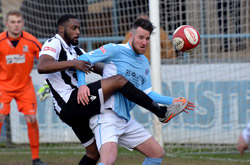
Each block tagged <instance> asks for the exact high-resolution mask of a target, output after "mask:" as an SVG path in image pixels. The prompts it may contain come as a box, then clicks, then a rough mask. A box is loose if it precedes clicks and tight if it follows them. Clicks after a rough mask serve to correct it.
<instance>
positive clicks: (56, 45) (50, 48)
mask: <svg viewBox="0 0 250 165" xmlns="http://www.w3.org/2000/svg"><path fill="white" fill-rule="evenodd" d="M60 51H61V44H60V41H59V40H58V39H56V38H53V39H49V40H47V41H46V42H45V43H44V44H43V47H42V50H41V51H40V53H39V56H42V55H49V56H51V57H53V58H54V59H55V60H58V59H59V52H60Z"/></svg>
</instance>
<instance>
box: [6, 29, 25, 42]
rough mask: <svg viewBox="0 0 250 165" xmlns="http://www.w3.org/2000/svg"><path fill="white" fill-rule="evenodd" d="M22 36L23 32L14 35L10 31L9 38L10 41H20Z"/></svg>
mask: <svg viewBox="0 0 250 165" xmlns="http://www.w3.org/2000/svg"><path fill="white" fill-rule="evenodd" d="M21 34H22V32H20V33H19V34H13V33H11V32H9V31H8V36H9V38H10V40H18V39H20V37H21Z"/></svg>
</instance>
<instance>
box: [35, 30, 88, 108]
mask: <svg viewBox="0 0 250 165" xmlns="http://www.w3.org/2000/svg"><path fill="white" fill-rule="evenodd" d="M74 48H75V46H73V45H70V46H68V45H67V44H66V42H65V41H64V40H63V39H62V37H61V36H60V35H59V34H56V35H55V36H54V37H53V38H51V39H48V40H47V41H46V42H45V43H44V44H43V47H42V50H41V51H40V53H39V56H42V55H49V56H51V57H53V58H54V59H55V60H56V61H69V60H74V59H76V58H77V56H78V55H77V53H76V50H75V49H74ZM81 51H82V54H83V53H85V51H84V50H82V49H81ZM45 78H46V81H47V82H48V84H49V86H50V91H51V94H52V96H53V103H54V108H55V110H56V111H57V112H59V113H60V111H61V109H62V108H63V106H64V105H65V103H67V102H68V100H69V98H70V95H71V93H72V91H73V90H74V89H75V88H77V77H76V70H75V69H73V68H72V69H66V70H64V71H59V72H54V73H50V74H45Z"/></svg>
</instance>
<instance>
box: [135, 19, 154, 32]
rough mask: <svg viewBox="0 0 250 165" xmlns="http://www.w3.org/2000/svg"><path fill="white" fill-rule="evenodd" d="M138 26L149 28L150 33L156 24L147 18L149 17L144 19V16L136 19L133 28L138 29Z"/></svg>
mask: <svg viewBox="0 0 250 165" xmlns="http://www.w3.org/2000/svg"><path fill="white" fill-rule="evenodd" d="M138 27H141V28H143V29H144V30H147V31H149V32H150V34H151V33H152V32H153V30H154V28H155V27H154V26H153V24H152V23H151V22H150V21H149V20H147V19H143V18H138V19H136V20H135V21H134V23H133V25H132V29H137V28H138Z"/></svg>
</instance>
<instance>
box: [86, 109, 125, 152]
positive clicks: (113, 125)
mask: <svg viewBox="0 0 250 165" xmlns="http://www.w3.org/2000/svg"><path fill="white" fill-rule="evenodd" d="M123 120H124V119H121V118H118V117H117V115H115V113H114V112H113V111H112V110H105V111H103V113H101V114H99V115H96V116H93V117H92V118H90V122H89V125H90V128H91V129H92V131H93V132H94V134H95V139H96V144H97V148H98V150H100V148H101V147H102V145H104V144H105V143H108V142H114V143H118V139H119V137H120V135H121V134H123V132H124V131H125V130H124V127H123V126H122V125H123Z"/></svg>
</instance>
